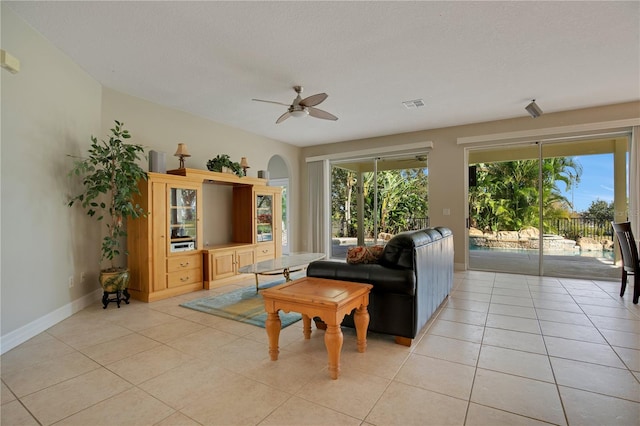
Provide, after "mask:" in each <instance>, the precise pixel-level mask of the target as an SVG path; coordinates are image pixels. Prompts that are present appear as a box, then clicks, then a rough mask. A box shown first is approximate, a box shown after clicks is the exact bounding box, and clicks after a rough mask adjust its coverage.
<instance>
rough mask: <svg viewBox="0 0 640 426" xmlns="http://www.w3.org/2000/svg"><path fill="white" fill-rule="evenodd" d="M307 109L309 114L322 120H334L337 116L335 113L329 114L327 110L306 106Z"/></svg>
mask: <svg viewBox="0 0 640 426" xmlns="http://www.w3.org/2000/svg"><path fill="white" fill-rule="evenodd" d="M307 110H308V111H309V115H310V116H312V117H315V118H322V119H323V120H333V121H336V120H337V119H338V117H336V116H335V115H333V114H330V113H328V112H327V111H323V110H321V109H318V108H314V107H307Z"/></svg>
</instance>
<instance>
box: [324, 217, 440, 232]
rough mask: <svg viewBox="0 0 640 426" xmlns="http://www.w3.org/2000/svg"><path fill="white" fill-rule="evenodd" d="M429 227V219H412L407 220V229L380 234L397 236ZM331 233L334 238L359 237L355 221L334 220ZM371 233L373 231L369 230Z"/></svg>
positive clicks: (388, 230)
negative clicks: (399, 233)
mask: <svg viewBox="0 0 640 426" xmlns="http://www.w3.org/2000/svg"><path fill="white" fill-rule="evenodd" d="M428 227H429V218H428V217H412V218H409V219H407V222H406V228H405V227H404V226H403V227H402V228H401V229H380V230H379V231H380V232H390V233H392V234H396V233H398V232H402V231H414V230H417V229H424V228H428ZM331 232H332V235H333V236H334V237H355V236H356V235H357V222H356V220H353V221H351V222H347V221H346V220H333V221H332V223H331ZM368 232H369V233H371V232H372V231H371V230H368ZM366 233H367V232H365V234H366Z"/></svg>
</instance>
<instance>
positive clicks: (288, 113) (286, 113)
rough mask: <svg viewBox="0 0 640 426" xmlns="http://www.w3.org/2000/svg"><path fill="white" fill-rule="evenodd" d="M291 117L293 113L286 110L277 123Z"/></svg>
mask: <svg viewBox="0 0 640 426" xmlns="http://www.w3.org/2000/svg"><path fill="white" fill-rule="evenodd" d="M289 117H291V113H290V112H289V111H287V112H285V113H284V114H282V115H281V116H280V118H278V119H277V120H276V124H280V123H282V122H283V121H284V120H286V119H287V118H289Z"/></svg>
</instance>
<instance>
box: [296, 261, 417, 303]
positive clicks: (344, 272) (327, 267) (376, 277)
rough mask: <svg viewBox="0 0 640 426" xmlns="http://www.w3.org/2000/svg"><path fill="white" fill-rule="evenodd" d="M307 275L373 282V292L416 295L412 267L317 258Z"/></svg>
mask: <svg viewBox="0 0 640 426" xmlns="http://www.w3.org/2000/svg"><path fill="white" fill-rule="evenodd" d="M307 276H309V277H317V278H328V279H333V280H342V281H351V282H360V283H366V284H373V289H371V292H372V293H398V294H407V295H410V296H413V295H415V292H416V278H415V272H414V271H413V270H410V269H391V268H385V267H383V266H382V265H378V264H363V263H360V264H355V265H350V264H347V263H342V262H332V261H330V260H317V261H315V262H312V263H310V264H309V266H308V268H307Z"/></svg>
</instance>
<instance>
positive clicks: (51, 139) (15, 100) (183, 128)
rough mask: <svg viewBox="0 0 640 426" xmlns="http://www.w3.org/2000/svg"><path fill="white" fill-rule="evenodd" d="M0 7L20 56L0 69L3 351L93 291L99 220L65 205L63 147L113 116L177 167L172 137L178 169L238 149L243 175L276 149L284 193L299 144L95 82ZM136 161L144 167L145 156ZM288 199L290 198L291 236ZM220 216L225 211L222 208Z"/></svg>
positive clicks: (79, 151) (69, 188)
mask: <svg viewBox="0 0 640 426" xmlns="http://www.w3.org/2000/svg"><path fill="white" fill-rule="evenodd" d="M0 7H1V9H0V10H1V19H2V28H1V30H2V48H3V49H5V50H7V51H8V52H9V53H11V54H12V55H13V56H15V57H16V58H18V59H19V60H20V62H21V71H20V73H18V74H15V75H14V74H10V73H9V72H7V71H5V70H0V75H1V86H0V89H1V91H2V113H1V120H2V129H1V140H0V143H1V145H0V147H1V149H2V159H1V170H0V173H1V182H0V184H1V194H2V200H1V201H2V202H1V216H0V217H1V223H2V226H1V235H2V251H1V254H2V257H1V261H2V265H1V283H0V285H1V292H0V299H1V302H0V303H1V306H0V307H1V316H0V320H1V321H0V322H1V324H0V332H1V338H2V340H1V343H2V344H1V345H0V346H1V348H0V349H1V351H2V352H3V353H4V352H6V351H7V350H8V349H11V348H12V347H14V346H15V345H17V344H19V343H22V342H23V341H25V340H27V339H29V338H30V337H32V336H33V335H35V334H37V333H39V332H41V331H43V330H45V329H47V328H49V327H50V326H51V325H53V324H55V323H57V322H58V321H60V320H62V319H64V318H66V317H68V316H69V315H71V314H73V313H74V312H76V311H77V310H79V309H82V308H83V307H84V306H86V304H88V303H93V302H95V300H96V297H97V296H99V295H100V294H101V291H100V286H99V284H98V281H97V275H98V272H99V270H100V264H99V257H100V256H99V255H100V240H101V226H100V224H98V223H97V222H96V221H95V220H93V219H91V218H89V217H87V216H86V214H85V213H84V211H83V210H82V209H81V208H80V207H78V206H74V207H73V208H69V207H67V205H66V204H67V202H68V199H69V198H70V196H71V195H72V194H76V193H78V192H79V190H80V187H79V182H78V180H77V179H70V178H69V177H68V176H67V173H68V171H69V170H70V168H71V166H72V159H71V158H70V157H68V156H67V154H71V155H76V156H80V155H83V154H85V153H86V150H87V148H88V146H89V144H90V139H89V138H90V136H91V135H95V136H96V137H98V138H99V139H101V138H105V137H107V135H108V131H109V128H111V126H112V124H113V120H114V119H118V120H120V121H123V122H124V123H125V125H126V128H127V129H129V130H130V132H131V134H132V135H133V137H132V142H136V143H141V144H143V145H146V147H147V148H148V149H153V150H156V151H164V152H166V153H167V168H168V169H171V168H177V166H178V159H177V158H176V157H174V156H173V153H174V152H175V150H176V147H177V144H178V142H185V143H187V145H188V147H189V150H190V152H191V154H192V157H190V158H188V159H187V160H186V161H187V167H190V168H198V169H206V162H207V160H208V159H210V158H213V157H215V156H216V155H217V154H223V153H224V154H229V155H230V156H231V158H232V159H233V160H235V161H239V160H240V158H241V157H242V156H246V157H247V158H248V160H249V163H250V165H251V169H249V175H250V176H256V174H257V171H258V170H266V169H267V166H268V162H269V159H270V158H271V157H272V156H274V155H278V156H280V157H282V158H283V159H284V161H285V163H286V165H287V166H288V167H289V171H290V179H291V190H292V191H295V192H294V193H296V192H298V191H299V189H298V185H299V182H300V178H299V168H300V151H301V150H300V148H298V147H294V146H292V145H288V144H285V143H281V142H278V141H274V140H270V139H267V138H264V137H261V136H257V135H254V134H251V133H248V132H245V131H242V130H239V129H234V128H231V127H229V126H225V125H222V124H217V123H213V122H211V121H208V120H205V119H203V118H200V117H195V116H193V115H190V114H187V113H184V112H182V111H178V110H174V109H171V108H164V107H160V106H158V105H155V104H153V103H150V102H147V101H144V100H142V99H138V98H135V97H131V96H128V95H126V94H122V93H118V92H115V91H113V90H109V89H106V88H103V87H101V85H100V84H99V83H98V82H97V81H95V80H94V79H93V78H91V77H90V76H89V75H87V74H86V73H85V72H84V71H83V70H82V69H80V68H79V67H78V66H77V65H76V64H75V63H74V62H73V61H71V60H70V59H69V58H68V57H67V56H66V55H65V54H63V53H62V52H60V51H59V50H58V49H57V48H55V47H54V46H53V45H52V44H51V43H50V42H48V41H47V40H46V39H44V38H42V37H41V36H40V35H39V34H38V33H37V32H35V31H33V29H31V28H30V27H29V26H28V25H27V24H26V23H25V22H24V21H22V19H21V18H19V17H18V16H17V15H15V14H14V13H13V12H12V11H11V9H9V8H8V7H6V6H5V5H4V4H0ZM142 166H143V168H144V169H145V170H147V169H148V163H147V162H146V161H144V164H142ZM207 194H208V195H207V197H208V199H207V200H206V201H207V203H205V204H208V205H209V206H211V207H210V208H216V207H217V204H216V199H217V197H218V196H217V195H215V194H216V191H215V190H213V191H207ZM211 194H214V195H211ZM297 201H298V200H296V199H293V198H292V200H291V202H292V205H291V209H292V220H291V225H292V228H293V233H294V235H295V234H298V226H299V224H298V221H297V217H299V216H300V215H299V214H298V213H297V210H298V209H299V205H300V204H299V202H297ZM220 213H221V214H222V215H224V217H226V218H227V219H228V218H229V216H230V212H229V211H228V210H224V211H223V210H222V209H220ZM210 219H211V220H208V219H207V218H205V227H206V228H207V230H209V231H211V229H214V227H213V225H217V226H219V225H218V224H217V223H216V222H217V219H216V218H215V217H212V218H210ZM225 221H226V222H229V221H228V220H223V222H225ZM211 224H213V225H211ZM210 225H211V226H210ZM220 235H221V233H216V232H213V231H212V232H209V234H207V233H205V240H206V239H212V240H213V241H212V243H213V242H215V241H216V240H215V239H216V238H221V237H220ZM294 238H295V237H294ZM82 273H85V274H86V278H85V281H84V282H81V280H80V275H81V274H82ZM70 277H73V278H74V283H75V285H74V287H73V288H69V278H70Z"/></svg>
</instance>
